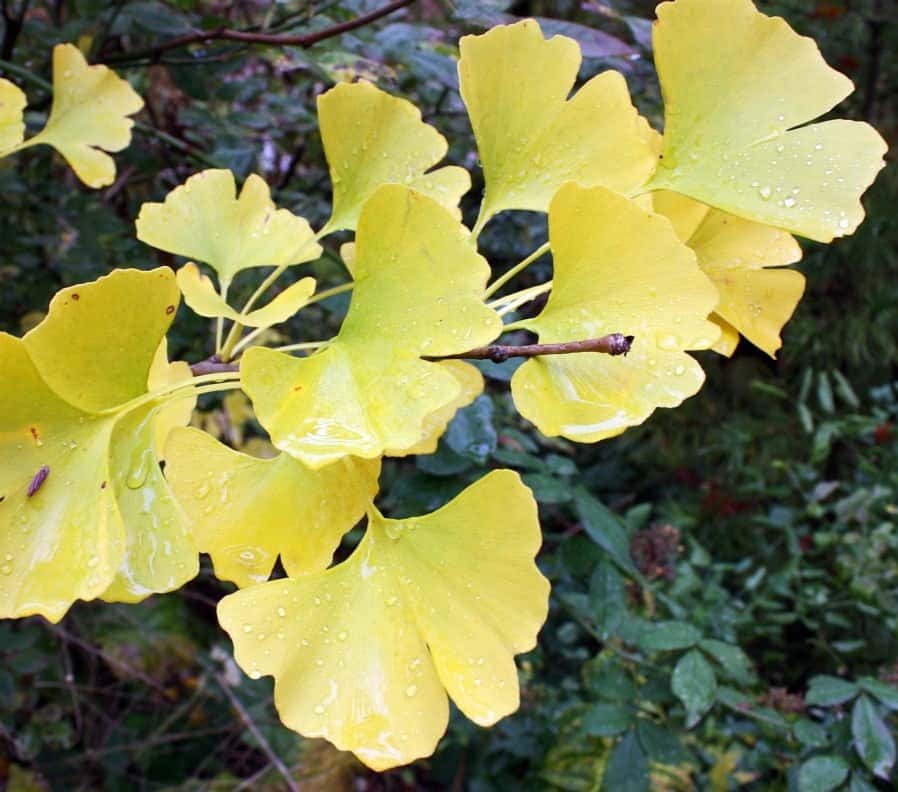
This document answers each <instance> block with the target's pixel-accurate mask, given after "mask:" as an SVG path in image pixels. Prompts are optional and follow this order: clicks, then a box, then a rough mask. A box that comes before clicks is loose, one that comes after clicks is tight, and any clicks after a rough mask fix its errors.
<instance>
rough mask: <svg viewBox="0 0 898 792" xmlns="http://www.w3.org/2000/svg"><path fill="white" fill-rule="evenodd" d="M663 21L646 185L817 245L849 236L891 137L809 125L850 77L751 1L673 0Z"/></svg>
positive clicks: (840, 124) (847, 124)
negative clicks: (660, 127)
mask: <svg viewBox="0 0 898 792" xmlns="http://www.w3.org/2000/svg"><path fill="white" fill-rule="evenodd" d="M657 14H658V22H657V23H656V24H655V28H654V45H655V63H656V65H657V68H658V74H659V77H660V79H661V87H662V91H663V94H664V104H665V119H664V126H665V132H664V153H663V157H662V159H661V161H660V167H659V168H658V170H657V172H656V173H655V175H654V177H653V178H652V181H651V182H650V187H651V188H653V189H659V188H663V189H669V190H674V191H676V192H680V193H683V194H685V195H689V196H691V197H693V198H695V199H697V200H699V201H702V202H703V203H706V204H710V205H711V206H715V207H717V208H719V209H723V210H725V211H727V212H730V213H732V214H736V215H739V216H740V217H745V218H748V219H751V220H756V221H758V222H760V223H764V224H767V225H772V226H776V227H778V228H784V229H786V230H788V231H792V232H793V233H796V234H800V235H802V236H806V237H810V238H811V239H816V240H819V241H821V242H828V241H830V240H831V239H832V238H833V237H834V236H844V235H845V234H850V233H851V232H852V231H854V229H855V228H856V227H857V226H858V224H859V223H860V222H861V220H862V219H863V216H864V211H863V207H862V206H861V204H860V200H859V198H860V195H861V193H863V191H864V190H865V189H866V188H867V187H868V186H869V185H870V183H871V182H872V181H873V179H874V177H875V176H876V173H877V171H879V169H880V168H881V167H882V166H883V159H882V158H883V155H884V153H885V150H886V145H885V142H884V141H883V140H882V138H881V137H880V135H879V134H878V133H877V132H876V130H874V129H873V127H871V126H870V125H869V124H864V123H859V122H855V121H846V120H835V121H825V122H823V123H819V124H811V125H809V126H802V125H803V124H807V123H808V122H809V121H812V120H814V119H815V118H817V117H818V116H820V115H823V114H824V113H826V112H827V111H828V110H829V109H830V108H832V107H834V106H835V105H836V104H838V103H839V102H840V101H841V100H842V99H844V98H845V97H846V96H847V95H848V94H849V93H850V92H851V90H852V88H853V86H852V83H851V80H849V79H848V78H847V77H845V76H844V75H842V74H839V73H838V72H837V71H835V70H833V69H831V68H830V67H829V66H827V65H826V63H825V61H824V60H823V58H822V56H821V55H820V51H819V50H818V48H817V45H816V44H815V43H814V41H813V40H811V39H809V38H804V37H802V36H799V35H798V34H797V33H795V32H794V31H793V30H792V29H791V28H790V27H789V25H788V24H787V23H786V22H785V21H784V20H783V19H780V18H779V17H767V16H764V15H763V14H761V13H760V12H758V11H757V10H756V9H755V7H754V5H753V4H752V3H751V2H750V0H730V1H729V2H726V3H724V2H720V0H677V2H675V3H662V4H661V5H660V6H658V9H657Z"/></svg>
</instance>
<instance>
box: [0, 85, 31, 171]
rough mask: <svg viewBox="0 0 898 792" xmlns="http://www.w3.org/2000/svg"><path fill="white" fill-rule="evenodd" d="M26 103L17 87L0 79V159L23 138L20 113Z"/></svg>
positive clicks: (22, 122) (23, 126)
mask: <svg viewBox="0 0 898 792" xmlns="http://www.w3.org/2000/svg"><path fill="white" fill-rule="evenodd" d="M26 103H27V99H26V98H25V94H24V93H22V91H21V90H19V87H18V86H17V85H15V84H13V83H11V82H10V81H9V80H4V79H2V78H0V157H2V156H3V155H4V154H6V153H7V152H9V151H12V150H13V149H15V148H17V147H18V146H19V144H20V143H21V142H22V140H23V139H24V137H25V120H24V117H23V115H22V111H23V110H24V109H25V105H26Z"/></svg>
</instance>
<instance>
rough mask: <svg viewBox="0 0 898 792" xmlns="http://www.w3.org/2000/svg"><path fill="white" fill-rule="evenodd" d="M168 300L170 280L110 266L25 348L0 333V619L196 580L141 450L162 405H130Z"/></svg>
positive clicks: (186, 546) (148, 449) (56, 308)
mask: <svg viewBox="0 0 898 792" xmlns="http://www.w3.org/2000/svg"><path fill="white" fill-rule="evenodd" d="M177 300H178V291H177V287H176V285H175V282H174V277H173V276H172V274H171V272H170V271H169V270H167V269H159V270H155V271H152V272H139V271H136V270H119V271H116V272H114V273H113V274H111V275H109V276H107V277H105V278H102V279H100V280H99V281H97V282H95V283H90V284H82V285H79V286H73V287H70V288H68V289H63V290H62V291H61V292H59V294H57V295H56V297H55V298H54V299H53V301H52V303H51V305H50V311H49V314H48V316H47V318H46V319H45V320H44V321H43V322H42V323H41V324H40V325H38V326H37V327H36V328H35V329H34V330H33V331H31V332H30V333H29V334H28V335H27V336H25V338H24V339H17V338H13V337H12V336H8V335H5V334H4V335H0V372H2V378H3V381H4V382H14V383H15V387H14V388H5V389H2V390H0V460H2V461H0V617H15V616H24V615H28V614H33V613H40V614H43V615H44V616H46V617H47V618H48V619H51V620H53V621H56V620H58V619H59V618H61V617H62V615H63V614H64V613H65V611H66V609H67V608H68V607H69V606H70V605H71V604H72V603H73V602H74V601H75V600H76V599H79V598H80V599H93V598H96V597H98V596H101V595H102V596H104V597H105V598H107V599H113V600H127V601H133V600H136V599H140V598H141V597H143V596H146V594H148V593H150V592H151V591H164V590H168V589H171V588H175V587H177V586H178V585H180V584H181V583H183V582H184V581H186V580H188V579H189V578H190V577H192V576H193V575H194V574H196V569H197V556H196V549H195V546H194V544H193V540H192V538H191V537H190V536H189V534H188V532H187V530H186V523H185V521H184V517H183V515H182V514H181V512H180V510H179V509H178V508H177V507H176V506H175V505H174V503H173V502H172V499H171V497H170V495H169V493H168V488H167V486H166V484H165V482H164V480H163V479H162V476H161V474H160V471H159V466H158V464H157V461H156V459H157V458H156V455H155V453H154V446H155V433H156V432H157V431H158V427H157V426H156V425H155V422H154V421H155V417H156V413H157V412H159V411H160V410H163V409H164V408H163V405H162V403H161V402H155V401H153V400H150V399H148V400H147V401H146V402H145V403H144V402H143V401H142V400H141V399H140V397H141V396H144V395H145V394H146V393H147V383H148V381H149V380H150V379H151V368H152V366H153V362H154V360H157V361H158V360H159V353H158V350H159V347H160V342H161V340H162V338H163V336H164V334H165V331H166V330H167V328H168V326H169V324H170V323H171V319H172V316H173V314H174V312H175V308H176V305H177ZM111 328H115V331H114V332H112V331H111ZM157 365H158V363H157ZM182 373H183V372H182ZM162 375H163V374H162V373H161V372H160V371H159V370H158V368H157V371H156V373H155V374H154V375H153V376H155V377H158V376H162ZM165 376H175V377H177V376H179V374H178V369H177V368H175V369H174V371H172V370H169V371H168V372H167V373H166V374H165ZM169 409H171V406H169ZM161 420H162V421H163V423H165V424H166V425H168V426H171V423H172V421H173V416H172V413H170V412H168V411H166V417H165V418H164V419H161ZM41 480H42V483H41Z"/></svg>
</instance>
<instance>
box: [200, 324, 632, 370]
mask: <svg viewBox="0 0 898 792" xmlns="http://www.w3.org/2000/svg"><path fill="white" fill-rule="evenodd" d="M632 345H633V336H625V335H624V334H623V333H610V334H609V335H606V336H602V337H601V338H587V339H585V340H583V341H564V342H562V343H558V344H520V345H517V346H515V345H512V344H490V345H489V346H483V347H477V348H475V349H469V350H468V351H467V352H460V353H459V354H457V355H433V356H425V357H424V360H491V361H492V362H493V363H504V362H505V361H506V360H508V359H509V358H513V357H524V358H530V357H541V356H543V355H572V354H574V353H576V352H599V353H601V354H604V355H626V354H627V353H628V352H629V351H630V347H631V346H632ZM190 370H191V371H192V372H193V375H194V376H195V377H199V376H200V375H202V374H221V373H223V372H228V371H239V370H240V363H239V362H231V363H222V362H221V359H220V358H219V357H218V356H217V355H213V356H212V357H210V358H207V359H206V360H201V361H200V362H199V363H194V364H193V365H191V367H190Z"/></svg>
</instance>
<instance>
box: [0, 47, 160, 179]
mask: <svg viewBox="0 0 898 792" xmlns="http://www.w3.org/2000/svg"><path fill="white" fill-rule="evenodd" d="M25 105H26V98H25V94H24V93H22V91H21V90H20V89H19V88H18V87H17V86H16V85H14V84H13V83H11V82H10V81H9V80H4V79H2V78H0V157H3V156H6V155H7V154H12V153H13V152H15V151H20V150H22V149H25V148H29V147H30V146H37V145H41V144H46V145H48V146H52V147H53V148H55V149H56V150H57V151H58V152H59V153H60V154H62V156H63V157H65V159H66V161H67V162H68V163H69V165H71V167H72V169H73V170H74V171H75V173H76V174H77V175H78V178H79V179H81V181H83V182H84V183H85V184H86V185H87V186H88V187H95V188H97V187H105V186H106V185H108V184H112V182H113V181H114V180H115V162H114V161H113V159H112V157H110V156H109V155H108V154H107V153H106V152H107V151H111V152H116V151H121V150H122V149H123V148H126V147H127V145H128V144H129V143H130V142H131V127H132V125H133V121H131V119H130V118H128V116H130V115H133V114H134V113H136V112H137V111H138V110H140V109H141V108H142V107H143V99H141V98H140V96H138V95H137V93H135V91H134V89H133V88H131V86H130V85H129V84H128V83H127V82H126V81H125V80H123V79H121V78H120V77H118V76H117V75H116V74H115V72H113V71H111V70H110V69H108V68H107V67H106V66H88V65H87V61H85V59H84V56H83V55H82V54H81V52H80V50H79V49H78V48H77V47H76V46H74V45H73V44H57V45H56V47H54V49H53V104H52V106H51V107H50V116H49V118H48V119H47V123H46V125H45V126H44V128H43V129H42V130H41V131H40V132H38V134H36V135H34V136H32V137H30V138H28V139H27V140H25V122H24V118H23V111H24V109H25Z"/></svg>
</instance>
